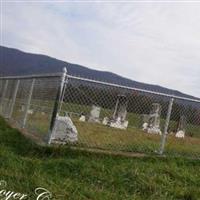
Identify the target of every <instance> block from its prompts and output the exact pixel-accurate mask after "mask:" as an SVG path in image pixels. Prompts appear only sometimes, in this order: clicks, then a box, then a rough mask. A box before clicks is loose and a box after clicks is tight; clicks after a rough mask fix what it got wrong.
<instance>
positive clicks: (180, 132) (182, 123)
mask: <svg viewBox="0 0 200 200" xmlns="http://www.w3.org/2000/svg"><path fill="white" fill-rule="evenodd" d="M185 127H186V118H185V116H184V115H181V116H180V119H179V122H178V127H177V132H176V135H175V137H177V138H184V137H185Z"/></svg>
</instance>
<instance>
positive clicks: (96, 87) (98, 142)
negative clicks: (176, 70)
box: [0, 74, 200, 158]
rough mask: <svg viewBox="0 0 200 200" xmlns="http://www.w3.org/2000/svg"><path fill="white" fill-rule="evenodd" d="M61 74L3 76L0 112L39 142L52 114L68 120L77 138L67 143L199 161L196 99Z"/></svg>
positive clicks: (199, 127)
mask: <svg viewBox="0 0 200 200" xmlns="http://www.w3.org/2000/svg"><path fill="white" fill-rule="evenodd" d="M62 76H63V74H60V75H59V76H58V75H57V76H56V75H55V76H50V77H49V76H46V77H45V76H43V77H30V78H20V77H19V78H10V79H6V78H5V77H4V78H1V79H0V114H1V115H2V116H3V117H5V118H7V119H9V120H10V121H11V122H12V123H13V124H14V125H15V126H16V127H17V128H23V130H26V131H27V132H28V133H30V134H31V135H32V136H33V137H34V138H36V139H37V141H43V142H44V141H45V142H46V141H47V140H48V136H49V134H51V133H52V130H53V128H54V126H55V121H56V118H57V117H56V116H68V117H69V118H70V120H71V121H72V123H73V125H74V126H75V127H76V129H77V132H78V140H77V141H76V142H73V143H71V142H69V143H67V144H66V145H70V146H74V147H81V148H90V149H91V148H92V149H102V150H108V151H118V152H119V151H123V152H132V153H145V154H155V153H156V154H158V153H163V152H164V153H165V154H166V155H170V156H188V157H195V158H199V157H200V101H199V100H197V99H186V98H185V99H184V98H181V97H175V96H172V95H167V94H166V95H165V94H160V93H157V92H152V91H147V90H140V89H137V88H131V87H126V86H121V85H116V84H110V83H105V82H100V81H95V80H90V79H84V78H80V77H75V76H70V75H67V76H66V81H65V82H62V80H63V79H62V78H63V77H62ZM62 83H64V85H62ZM61 86H62V88H61ZM172 100H173V101H172ZM170 105H171V110H170ZM170 111H171V112H170ZM168 118H169V119H170V120H169V124H168V121H167V119H168ZM51 126H52V127H51ZM163 136H166V138H165V137H163ZM162 145H163V147H164V149H162Z"/></svg>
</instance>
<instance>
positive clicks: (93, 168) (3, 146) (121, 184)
mask: <svg viewBox="0 0 200 200" xmlns="http://www.w3.org/2000/svg"><path fill="white" fill-rule="evenodd" d="M0 154H1V155H0V176H1V178H0V180H5V181H6V182H7V187H8V189H9V190H11V191H16V192H21V193H23V194H24V193H26V194H28V196H29V197H30V199H33V200H34V199H35V197H34V189H35V188H37V187H44V188H46V189H48V190H49V191H50V192H52V194H53V199H56V200H68V199H71V200H83V199H84V200H86V199H92V200H93V199H94V200H112V199H113V200H143V199H145V200H146V199H148V200H174V199H177V200H198V199H200V190H199V188H200V160H194V159H186V158H172V157H166V158H164V157H155V156H149V157H140V158H130V157H122V156H111V155H105V154H97V153H88V152H84V151H78V150H70V149H69V148H66V147H59V148H58V147H44V146H39V145H37V144H35V143H34V142H32V141H31V140H29V139H28V138H26V137H24V136H23V135H22V134H21V133H20V132H19V131H18V130H16V129H13V128H11V127H10V126H9V125H7V124H6V122H5V121H4V120H3V119H2V118H0Z"/></svg>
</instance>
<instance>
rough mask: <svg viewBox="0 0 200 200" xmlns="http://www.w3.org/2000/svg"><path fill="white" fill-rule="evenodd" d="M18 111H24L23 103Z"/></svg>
mask: <svg viewBox="0 0 200 200" xmlns="http://www.w3.org/2000/svg"><path fill="white" fill-rule="evenodd" d="M20 111H22V112H24V111H25V105H23V104H22V105H21V108H20Z"/></svg>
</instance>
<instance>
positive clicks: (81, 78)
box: [67, 74, 200, 103]
mask: <svg viewBox="0 0 200 200" xmlns="http://www.w3.org/2000/svg"><path fill="white" fill-rule="evenodd" d="M67 77H68V78H71V79H76V80H81V81H88V82H92V83H97V84H102V85H106V86H113V87H118V88H122V89H128V90H134V91H138V92H144V93H148V94H154V95H159V96H165V97H169V98H174V99H179V100H186V101H191V102H195V103H200V99H199V100H198V99H192V98H187V97H181V96H177V95H173V94H166V93H161V92H155V91H150V90H146V89H140V88H135V87H129V86H123V85H119V84H115V83H109V82H103V81H97V80H92V79H88V78H83V77H77V76H73V75H69V74H68V75H67Z"/></svg>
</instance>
